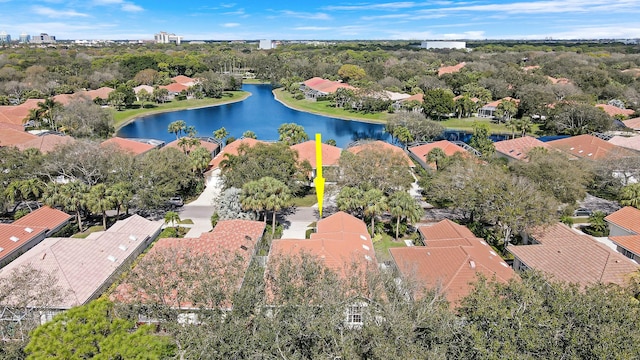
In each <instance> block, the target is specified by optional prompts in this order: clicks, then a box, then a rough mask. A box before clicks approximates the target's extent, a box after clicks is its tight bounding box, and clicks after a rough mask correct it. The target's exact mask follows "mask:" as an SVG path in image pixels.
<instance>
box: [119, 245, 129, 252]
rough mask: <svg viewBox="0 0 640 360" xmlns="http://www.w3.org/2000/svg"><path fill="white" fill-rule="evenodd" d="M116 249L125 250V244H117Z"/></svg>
mask: <svg viewBox="0 0 640 360" xmlns="http://www.w3.org/2000/svg"><path fill="white" fill-rule="evenodd" d="M118 249H120V250H122V251H127V246H126V245H123V244H120V246H118Z"/></svg>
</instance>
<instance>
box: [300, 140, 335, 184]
mask: <svg viewBox="0 0 640 360" xmlns="http://www.w3.org/2000/svg"><path fill="white" fill-rule="evenodd" d="M320 146H321V149H322V150H321V151H322V166H323V169H324V168H325V167H337V166H338V161H339V160H340V154H341V153H342V150H340V148H339V147H336V146H333V145H329V144H324V143H323V144H321V145H320ZM291 149H293V150H295V151H297V152H298V161H299V162H303V161H305V160H307V161H308V162H309V164H311V168H312V169H313V171H312V174H311V178H312V179H313V178H315V177H316V171H317V169H318V164H317V162H316V159H317V158H316V141H315V140H309V141H305V142H303V143H300V144H295V145H292V146H291Z"/></svg>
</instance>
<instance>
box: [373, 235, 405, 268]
mask: <svg viewBox="0 0 640 360" xmlns="http://www.w3.org/2000/svg"><path fill="white" fill-rule="evenodd" d="M379 237H380V235H376V237H375V238H374V239H373V248H374V249H375V251H376V257H377V258H378V262H382V261H388V260H391V255H390V254H389V248H393V247H405V246H406V245H405V244H404V241H402V240H398V241H396V240H395V239H394V238H392V237H391V236H389V235H387V234H383V235H382V238H379Z"/></svg>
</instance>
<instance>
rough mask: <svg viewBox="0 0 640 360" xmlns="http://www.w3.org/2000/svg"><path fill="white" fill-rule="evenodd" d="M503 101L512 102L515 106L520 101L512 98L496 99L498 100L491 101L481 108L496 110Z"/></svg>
mask: <svg viewBox="0 0 640 360" xmlns="http://www.w3.org/2000/svg"><path fill="white" fill-rule="evenodd" d="M503 101H513V102H515V103H516V106H518V105H520V99H514V98H512V97H509V96H507V97H506V98H502V99H498V100H495V101H492V102H490V103H488V104H486V105H485V106H483V108H494V109H496V108H498V106H499V105H500V104H502V102H503Z"/></svg>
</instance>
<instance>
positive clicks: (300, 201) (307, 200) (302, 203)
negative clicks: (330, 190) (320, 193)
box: [293, 193, 318, 207]
mask: <svg viewBox="0 0 640 360" xmlns="http://www.w3.org/2000/svg"><path fill="white" fill-rule="evenodd" d="M317 202H318V197H317V196H316V194H315V193H313V194H308V195H305V196H304V197H294V198H293V205H294V206H297V207H310V206H313V205H315V203H317Z"/></svg>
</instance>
